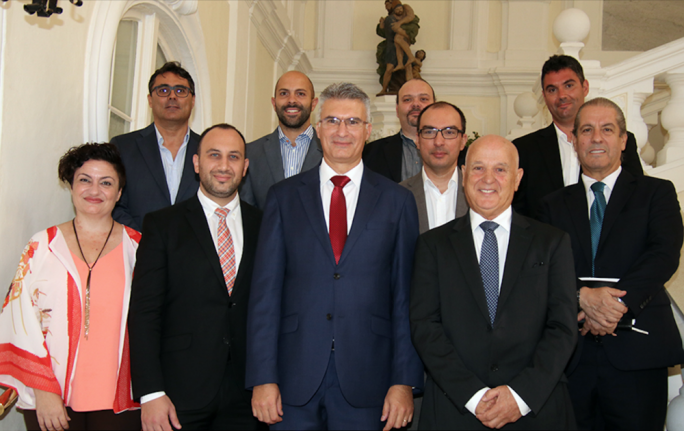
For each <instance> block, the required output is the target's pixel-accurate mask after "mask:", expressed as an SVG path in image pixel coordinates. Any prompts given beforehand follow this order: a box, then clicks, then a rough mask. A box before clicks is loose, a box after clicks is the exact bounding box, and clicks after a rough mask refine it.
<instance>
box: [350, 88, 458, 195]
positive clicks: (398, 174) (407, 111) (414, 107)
mask: <svg viewBox="0 0 684 431" xmlns="http://www.w3.org/2000/svg"><path fill="white" fill-rule="evenodd" d="M434 102H435V91H434V90H433V89H432V87H431V86H430V84H428V83H427V82H425V81H424V80H422V79H411V80H409V81H406V83H404V85H402V86H401V88H400V89H399V92H398V93H397V117H398V118H399V123H400V124H401V130H400V131H399V133H397V134H396V135H392V136H388V137H386V138H382V139H378V140H377V141H374V142H371V143H370V144H368V145H366V147H365V148H364V149H363V163H364V164H365V165H366V167H368V168H369V169H371V170H373V171H375V172H377V173H378V174H380V175H382V176H384V177H387V178H389V179H390V180H392V181H394V182H397V183H400V182H402V181H405V180H407V179H409V178H411V177H412V176H414V175H418V174H419V173H420V172H421V168H422V167H423V162H422V161H421V159H420V154H419V152H418V148H417V147H416V139H417V135H418V127H417V126H418V115H420V112H421V111H422V110H423V108H425V107H426V106H428V105H430V104H432V103H434ZM459 164H460V163H459Z"/></svg>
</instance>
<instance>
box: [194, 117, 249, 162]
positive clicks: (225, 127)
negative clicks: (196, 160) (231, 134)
mask: <svg viewBox="0 0 684 431" xmlns="http://www.w3.org/2000/svg"><path fill="white" fill-rule="evenodd" d="M214 129H223V130H234V131H236V132H237V134H238V135H240V138H242V144H243V145H244V146H245V155H246V154H247V141H245V137H244V136H242V133H240V131H239V130H238V129H237V128H236V127H235V126H233V125H230V124H228V123H218V124H214V125H213V126H211V127H209V128H208V129H206V130H205V131H204V132H202V134H201V135H200V139H199V143H198V144H197V154H199V153H200V148H201V147H202V141H203V140H204V137H205V136H207V133H209V132H211V131H212V130H214Z"/></svg>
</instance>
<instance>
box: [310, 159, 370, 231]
mask: <svg viewBox="0 0 684 431" xmlns="http://www.w3.org/2000/svg"><path fill="white" fill-rule="evenodd" d="M319 169H320V170H319V175H320V177H321V201H322V202H323V215H324V216H325V226H326V228H327V229H328V232H330V200H331V198H332V192H333V190H334V189H335V185H334V184H333V183H332V181H330V178H332V177H334V176H336V175H346V176H347V177H349V180H350V181H349V182H348V183H347V184H346V185H345V186H344V188H342V192H343V193H344V199H345V201H346V203H347V233H349V230H350V229H351V226H352V221H354V213H355V212H356V203H357V202H358V200H359V189H360V188H361V178H363V162H362V161H359V164H358V165H356V166H354V167H353V168H352V169H351V170H350V171H349V172H346V173H344V174H338V173H337V172H335V171H334V170H333V169H332V168H331V167H330V166H329V165H328V164H327V163H326V162H325V159H323V160H321V167H320V168H319Z"/></svg>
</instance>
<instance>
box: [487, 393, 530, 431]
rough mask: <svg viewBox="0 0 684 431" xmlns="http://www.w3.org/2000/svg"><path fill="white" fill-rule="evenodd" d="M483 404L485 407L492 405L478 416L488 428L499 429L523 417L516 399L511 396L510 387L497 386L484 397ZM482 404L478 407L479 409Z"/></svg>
mask: <svg viewBox="0 0 684 431" xmlns="http://www.w3.org/2000/svg"><path fill="white" fill-rule="evenodd" d="M483 402H484V403H485V405H486V404H488V403H492V405H491V406H490V407H489V408H488V409H486V411H485V412H484V413H482V414H480V413H478V414H477V416H476V417H477V419H479V421H480V422H482V424H483V425H484V426H486V427H489V428H497V429H499V428H501V427H503V426H504V425H506V424H508V423H512V422H515V421H517V420H518V419H520V418H521V417H522V415H521V414H520V409H519V408H518V403H516V402H515V398H513V394H511V391H510V390H509V389H508V386H505V385H504V386H497V387H496V388H494V389H490V390H488V391H487V392H485V394H484V396H483V397H482V400H481V401H480V404H482V403H483ZM480 404H478V406H477V408H478V409H479V408H480ZM476 411H477V410H476Z"/></svg>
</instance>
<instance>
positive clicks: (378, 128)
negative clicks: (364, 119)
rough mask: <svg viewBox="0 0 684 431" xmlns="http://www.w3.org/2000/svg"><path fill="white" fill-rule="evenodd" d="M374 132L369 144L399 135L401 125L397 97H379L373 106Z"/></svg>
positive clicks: (372, 120)
mask: <svg viewBox="0 0 684 431" xmlns="http://www.w3.org/2000/svg"><path fill="white" fill-rule="evenodd" d="M371 122H372V123H373V131H372V132H371V137H370V139H369V140H368V142H373V141H375V140H377V139H380V138H384V137H385V136H390V135H394V134H396V133H399V130H400V129H401V124H399V119H398V118H397V96H379V97H376V98H375V101H374V102H373V103H372V104H371Z"/></svg>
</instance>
